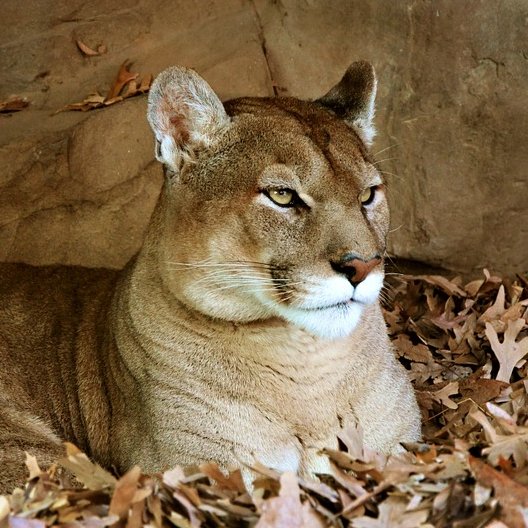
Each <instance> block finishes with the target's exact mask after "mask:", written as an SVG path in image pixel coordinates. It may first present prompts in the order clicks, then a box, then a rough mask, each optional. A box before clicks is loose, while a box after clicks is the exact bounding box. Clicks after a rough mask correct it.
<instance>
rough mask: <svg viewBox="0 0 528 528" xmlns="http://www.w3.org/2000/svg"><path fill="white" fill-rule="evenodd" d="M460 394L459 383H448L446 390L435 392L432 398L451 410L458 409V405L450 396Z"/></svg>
mask: <svg viewBox="0 0 528 528" xmlns="http://www.w3.org/2000/svg"><path fill="white" fill-rule="evenodd" d="M454 394H458V381H452V382H451V383H448V384H447V385H446V386H445V387H444V388H442V389H440V390H437V391H436V392H433V393H432V394H431V395H432V397H433V398H434V399H435V400H437V401H438V402H440V403H442V404H443V405H445V406H446V407H448V408H449V409H457V408H458V403H456V402H454V401H453V400H452V399H451V398H450V396H453V395H454Z"/></svg>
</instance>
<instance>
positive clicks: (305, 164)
mask: <svg viewBox="0 0 528 528" xmlns="http://www.w3.org/2000/svg"><path fill="white" fill-rule="evenodd" d="M227 110H228V113H230V114H231V115H232V116H233V119H232V124H231V126H230V127H229V128H228V129H227V130H226V131H224V133H223V134H222V136H221V138H220V139H219V141H218V143H217V144H216V145H215V146H214V147H213V148H212V149H210V150H208V151H207V152H202V153H201V154H200V155H199V156H198V158H197V160H196V162H195V163H194V164H191V165H189V167H188V168H187V169H186V170H184V171H183V172H182V174H181V176H180V178H179V181H178V182H177V183H175V184H173V185H172V188H170V189H168V190H167V191H166V192H167V196H168V198H167V199H168V200H169V201H170V207H168V208H167V210H168V211H169V212H168V213H167V215H166V222H165V227H164V229H165V231H164V242H163V243H162V246H161V247H162V262H163V270H164V274H165V280H166V282H167V284H169V285H170V288H171V290H172V292H173V293H174V295H176V296H177V297H178V298H179V299H180V300H181V301H182V302H184V303H186V304H187V305H189V306H191V307H192V308H194V309H196V310H199V311H201V312H203V313H205V314H208V315H210V316H212V317H215V318H220V319H226V320H231V321H251V320H258V319H266V318H270V317H279V318H281V319H283V320H286V321H288V322H290V323H292V324H293V325H296V326H299V327H301V328H304V329H305V330H307V331H309V332H311V333H313V334H315V335H318V336H322V337H326V338H337V337H342V336H345V335H348V334H350V333H351V332H352V331H353V330H354V328H355V327H356V325H357V323H358V321H359V319H360V317H361V314H362V311H363V310H364V308H365V307H366V306H367V305H369V304H372V303H374V302H375V301H376V299H377V297H378V294H379V292H380V289H381V287H382V282H383V263H382V256H383V253H384V251H385V235H386V233H387V229H388V223H389V219H388V208H387V201H386V197H385V190H384V185H383V180H382V178H381V176H380V174H379V173H378V171H377V170H376V168H375V165H374V164H373V162H372V160H371V158H370V157H369V155H368V154H367V153H366V150H365V148H364V146H363V144H362V143H361V141H360V140H359V138H358V137H357V135H356V134H355V132H353V131H352V130H351V129H350V128H349V127H348V126H347V125H346V124H344V123H343V122H342V121H341V120H340V119H338V118H336V117H335V116H333V115H331V113H330V112H328V111H327V110H325V109H323V108H321V107H319V106H318V105H316V104H313V103H306V102H300V101H295V100H278V101H272V100H258V99H246V100H238V101H234V102H232V103H231V104H230V106H228V108H227Z"/></svg>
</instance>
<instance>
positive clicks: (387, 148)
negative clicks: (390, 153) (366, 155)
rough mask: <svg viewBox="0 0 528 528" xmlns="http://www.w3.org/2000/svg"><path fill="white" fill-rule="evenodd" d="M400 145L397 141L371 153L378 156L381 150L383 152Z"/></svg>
mask: <svg viewBox="0 0 528 528" xmlns="http://www.w3.org/2000/svg"><path fill="white" fill-rule="evenodd" d="M399 146H400V145H399V144H398V143H394V144H393V145H389V146H388V147H385V148H384V149H381V150H378V152H375V153H374V154H373V156H374V157H376V156H379V155H380V154H381V153H382V152H385V151H386V150H389V149H391V148H394V147H399Z"/></svg>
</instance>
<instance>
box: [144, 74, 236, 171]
mask: <svg viewBox="0 0 528 528" xmlns="http://www.w3.org/2000/svg"><path fill="white" fill-rule="evenodd" d="M147 118H148V121H149V123H150V126H151V127H152V130H153V131H154V134H155V136H156V142H157V148H156V158H157V159H158V160H159V161H161V162H162V163H164V164H165V165H167V166H168V167H169V168H170V169H172V170H173V171H175V172H178V171H179V170H180V168H181V166H182V164H183V163H184V162H186V161H189V160H191V159H193V157H194V153H195V152H196V151H197V150H199V149H202V148H207V147H208V146H209V145H211V144H212V143H213V142H214V139H215V135H216V134H217V133H218V132H219V131H220V130H221V129H222V128H224V127H225V126H227V125H228V124H229V117H228V116H227V114H226V111H225V110H224V107H223V105H222V103H221V101H220V99H219V98H218V97H217V95H216V94H215V93H214V92H213V90H212V89H211V87H210V86H209V85H208V84H207V83H206V82H205V81H204V80H203V79H202V78H201V77H200V76H199V75H198V74H197V73H196V72H195V71H193V70H191V69H189V68H183V67H176V66H175V67H172V68H168V69H167V70H165V71H163V72H162V73H160V74H159V75H158V77H156V80H155V81H154V83H153V84H152V87H151V89H150V92H149V98H148V111H147Z"/></svg>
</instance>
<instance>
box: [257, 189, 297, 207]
mask: <svg viewBox="0 0 528 528" xmlns="http://www.w3.org/2000/svg"><path fill="white" fill-rule="evenodd" d="M265 194H266V195H267V196H268V198H269V199H270V200H271V201H272V202H275V203H276V204H277V205H280V206H281V207H292V206H293V205H296V203H297V201H298V200H299V197H298V196H297V193H296V192H295V191H292V190H291V189H268V190H267V191H266V192H265Z"/></svg>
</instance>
